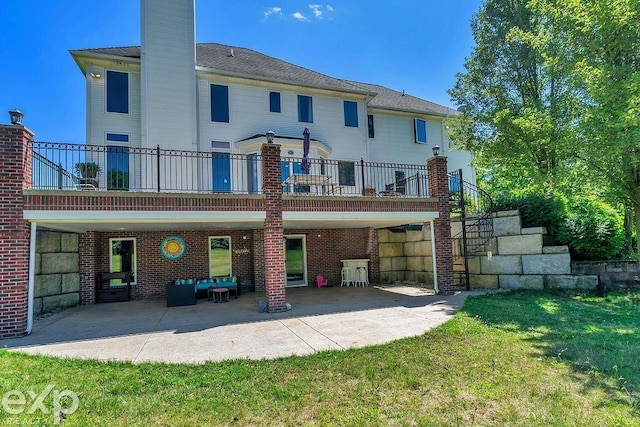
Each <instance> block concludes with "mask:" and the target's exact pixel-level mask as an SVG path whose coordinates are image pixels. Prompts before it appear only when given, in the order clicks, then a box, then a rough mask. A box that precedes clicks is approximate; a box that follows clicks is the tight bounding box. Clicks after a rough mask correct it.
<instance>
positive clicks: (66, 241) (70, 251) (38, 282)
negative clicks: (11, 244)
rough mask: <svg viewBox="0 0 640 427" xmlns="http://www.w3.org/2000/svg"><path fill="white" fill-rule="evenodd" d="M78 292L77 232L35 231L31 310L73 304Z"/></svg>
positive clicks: (77, 300)
mask: <svg viewBox="0 0 640 427" xmlns="http://www.w3.org/2000/svg"><path fill="white" fill-rule="evenodd" d="M79 292H80V274H79V257H78V235H77V234H75V233H59V232H53V231H38V234H37V236H36V271H35V292H34V293H35V295H34V297H35V298H34V310H33V312H34V314H35V315H38V314H43V313H50V312H53V311H56V310H60V309H63V308H68V307H73V306H76V305H78V304H79V303H80V293H79Z"/></svg>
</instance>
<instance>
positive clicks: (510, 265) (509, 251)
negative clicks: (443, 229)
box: [469, 211, 598, 290]
mask: <svg viewBox="0 0 640 427" xmlns="http://www.w3.org/2000/svg"><path fill="white" fill-rule="evenodd" d="M545 234H546V230H545V228H544V227H533V228H522V222H521V219H520V215H519V213H518V211H503V212H498V213H496V214H495V216H494V219H493V239H492V242H491V244H490V245H488V247H487V251H486V253H485V254H484V255H482V256H477V257H474V258H472V259H471V260H470V261H469V265H470V268H469V272H470V276H469V281H470V284H471V287H472V288H501V289H540V290H542V289H580V290H595V289H596V288H597V285H598V278H597V276H593V275H584V276H573V275H572V272H571V256H570V254H569V248H568V247H567V246H544V245H543V236H544V235H545Z"/></svg>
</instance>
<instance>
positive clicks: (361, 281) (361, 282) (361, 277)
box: [354, 267, 369, 286]
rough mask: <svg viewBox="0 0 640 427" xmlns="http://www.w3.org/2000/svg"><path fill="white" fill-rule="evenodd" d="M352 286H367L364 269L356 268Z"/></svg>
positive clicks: (367, 279)
mask: <svg viewBox="0 0 640 427" xmlns="http://www.w3.org/2000/svg"><path fill="white" fill-rule="evenodd" d="M354 286H369V278H368V277H367V269H366V268H364V267H357V268H356V279H355V281H354Z"/></svg>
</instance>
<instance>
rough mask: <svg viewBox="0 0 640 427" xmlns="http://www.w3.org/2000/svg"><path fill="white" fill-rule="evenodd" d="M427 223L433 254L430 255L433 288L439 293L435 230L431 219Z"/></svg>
mask: <svg viewBox="0 0 640 427" xmlns="http://www.w3.org/2000/svg"><path fill="white" fill-rule="evenodd" d="M429 225H430V226H431V253H432V254H433V256H432V257H431V259H432V261H433V290H434V291H436V294H439V293H440V288H439V287H438V264H437V262H436V256H437V255H436V230H435V227H434V226H433V220H431V221H429Z"/></svg>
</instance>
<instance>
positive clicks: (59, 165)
mask: <svg viewBox="0 0 640 427" xmlns="http://www.w3.org/2000/svg"><path fill="white" fill-rule="evenodd" d="M58 190H62V163H58Z"/></svg>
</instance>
